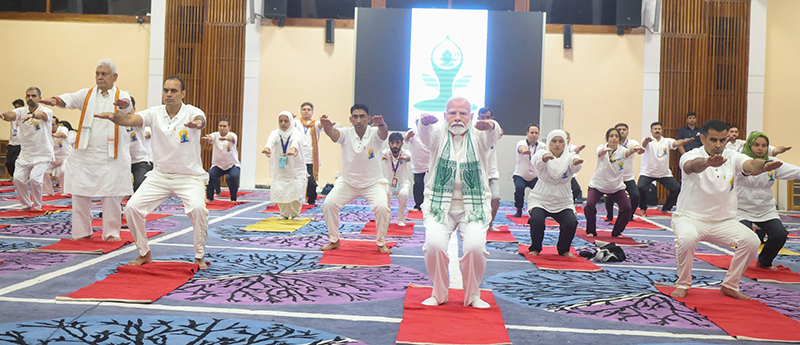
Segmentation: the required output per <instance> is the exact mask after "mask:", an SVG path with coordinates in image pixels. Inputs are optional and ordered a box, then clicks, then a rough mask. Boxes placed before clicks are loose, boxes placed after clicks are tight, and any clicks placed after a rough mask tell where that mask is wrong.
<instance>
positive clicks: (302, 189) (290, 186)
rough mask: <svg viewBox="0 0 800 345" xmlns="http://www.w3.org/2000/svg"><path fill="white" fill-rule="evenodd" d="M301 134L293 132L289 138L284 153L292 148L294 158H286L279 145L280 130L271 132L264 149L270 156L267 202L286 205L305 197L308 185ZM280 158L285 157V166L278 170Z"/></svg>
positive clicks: (296, 131)
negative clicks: (269, 181) (294, 153)
mask: <svg viewBox="0 0 800 345" xmlns="http://www.w3.org/2000/svg"><path fill="white" fill-rule="evenodd" d="M302 135H303V133H302V132H300V131H298V130H295V131H294V133H293V134H292V135H291V137H289V140H288V143H287V142H286V141H287V140H286V139H285V138H284V144H286V151H287V152H288V151H289V150H291V149H292V148H295V149H297V153H298V154H297V155H296V156H287V155H286V153H285V152H283V147H282V145H281V138H280V129H276V130H273V131H272V133H270V134H269V138H268V139H267V144H266V145H264V147H267V148H269V149H270V151H271V152H272V154H271V155H270V157H269V173H270V175H271V176H272V185H271V186H270V193H269V200H270V202H273V203H276V204H288V203H291V202H294V201H300V202H301V201H302V200H303V198H305V196H306V185H307V183H308V173H307V170H306V163H305V156H304V151H303V150H302V140H303V139H302ZM281 157H286V163H285V164H286V165H285V166H284V167H283V169H281V168H280V159H281Z"/></svg>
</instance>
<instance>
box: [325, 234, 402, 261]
mask: <svg viewBox="0 0 800 345" xmlns="http://www.w3.org/2000/svg"><path fill="white" fill-rule="evenodd" d="M339 243H340V244H341V245H342V247H341V248H339V249H334V250H328V251H325V252H323V254H322V259H320V260H319V264H320V265H338V266H370V267H377V266H389V265H391V264H392V258H390V257H389V253H381V252H379V251H378V246H377V245H376V244H375V241H359V240H343V239H339ZM396 244H397V242H386V247H389V248H392V247H394V246H395V245H396Z"/></svg>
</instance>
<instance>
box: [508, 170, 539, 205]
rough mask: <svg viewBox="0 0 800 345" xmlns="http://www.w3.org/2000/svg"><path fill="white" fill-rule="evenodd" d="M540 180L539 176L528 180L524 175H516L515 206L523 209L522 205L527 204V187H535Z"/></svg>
mask: <svg viewBox="0 0 800 345" xmlns="http://www.w3.org/2000/svg"><path fill="white" fill-rule="evenodd" d="M538 181H539V178H538V177H536V178H534V179H533V180H530V181H526V180H525V179H524V178H522V176H517V175H514V207H516V208H517V209H518V210H519V209H522V206H524V205H525V188H530V189H533V187H536V182H538Z"/></svg>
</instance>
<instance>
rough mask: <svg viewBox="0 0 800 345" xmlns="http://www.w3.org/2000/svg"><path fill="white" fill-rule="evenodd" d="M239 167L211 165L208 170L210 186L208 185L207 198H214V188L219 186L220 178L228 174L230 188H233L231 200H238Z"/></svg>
mask: <svg viewBox="0 0 800 345" xmlns="http://www.w3.org/2000/svg"><path fill="white" fill-rule="evenodd" d="M239 170H240V169H239V167H237V166H235V165H234V166H232V167H231V168H230V169H228V170H222V169H220V168H219V167H215V166H214V167H211V170H209V171H208V186H207V187H206V199H208V200H214V190H215V189H216V188H218V186H219V179H220V178H222V176H223V175H227V178H226V179H227V181H228V189H230V190H231V201H236V194H237V193H239Z"/></svg>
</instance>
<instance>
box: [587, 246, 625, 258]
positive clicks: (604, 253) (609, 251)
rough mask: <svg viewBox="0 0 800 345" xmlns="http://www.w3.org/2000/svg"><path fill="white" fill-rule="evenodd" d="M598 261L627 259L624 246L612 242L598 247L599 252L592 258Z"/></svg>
mask: <svg viewBox="0 0 800 345" xmlns="http://www.w3.org/2000/svg"><path fill="white" fill-rule="evenodd" d="M592 260H594V261H598V262H621V261H625V252H624V251H623V250H622V247H620V246H618V245H617V244H616V243H614V242H611V243H608V244H605V245H603V246H600V247H598V248H597V253H596V254H595V255H594V258H593V259H592Z"/></svg>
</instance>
